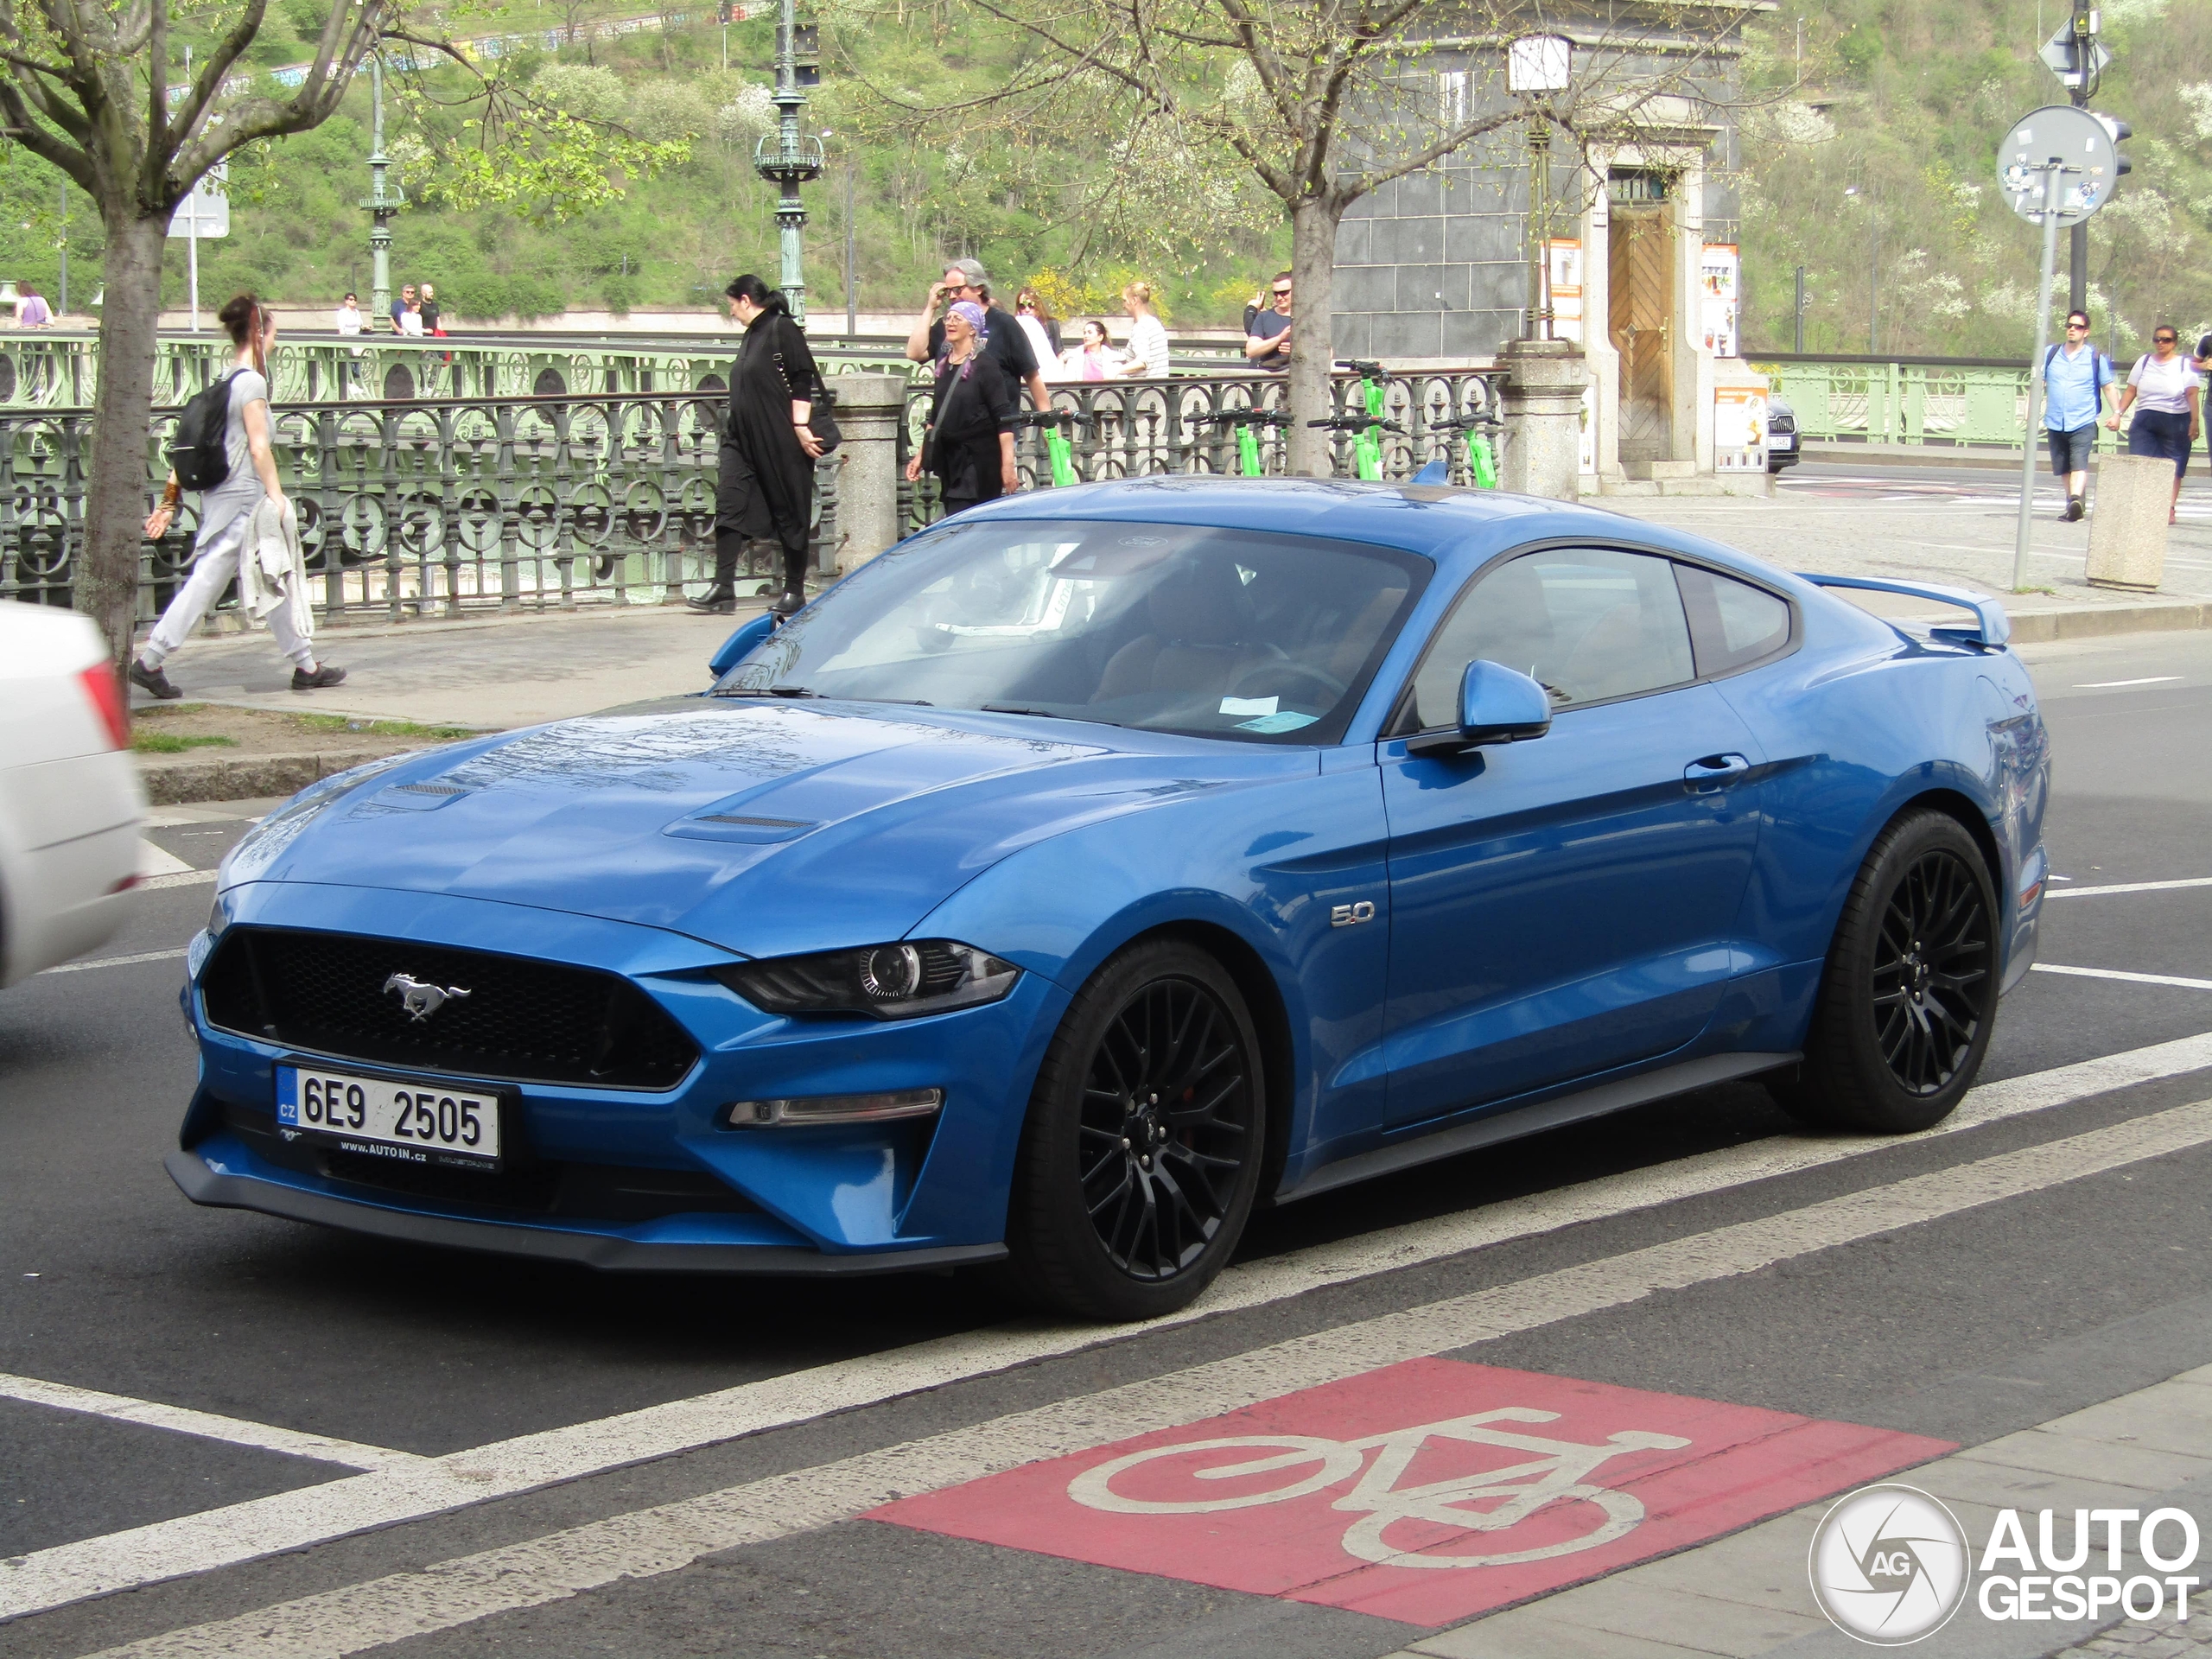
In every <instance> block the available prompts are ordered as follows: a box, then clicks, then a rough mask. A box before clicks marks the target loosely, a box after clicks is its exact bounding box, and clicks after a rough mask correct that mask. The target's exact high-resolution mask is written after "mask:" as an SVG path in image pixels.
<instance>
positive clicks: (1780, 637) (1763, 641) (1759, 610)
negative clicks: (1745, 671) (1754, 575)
mask: <svg viewBox="0 0 2212 1659" xmlns="http://www.w3.org/2000/svg"><path fill="white" fill-rule="evenodd" d="M1675 577H1676V579H1677V580H1678V581H1679V582H1681V588H1682V605H1683V607H1684V608H1685V609H1686V610H1688V613H1689V619H1690V632H1691V634H1692V636H1693V637H1694V639H1696V641H1697V665H1698V672H1699V673H1700V674H1702V675H1704V676H1705V677H1707V678H1708V679H1710V678H1712V677H1713V676H1715V675H1719V674H1732V673H1734V672H1735V671H1737V670H1738V669H1739V668H1748V667H1749V666H1751V664H1753V663H1756V662H1758V661H1759V660H1760V659H1761V658H1766V657H1771V656H1773V655H1774V653H1775V652H1777V651H1780V650H1781V649H1782V648H1783V646H1784V645H1788V644H1789V604H1788V602H1787V601H1783V600H1781V599H1777V598H1776V597H1775V596H1774V595H1773V594H1770V593H1769V592H1767V590H1766V589H1765V588H1754V587H1752V586H1751V583H1750V582H1738V581H1737V580H1736V579H1735V578H1734V577H1733V576H1724V575H1719V573H1717V572H1715V571H1712V570H1705V569H1699V568H1698V567H1697V566H1695V565H1691V564H1683V565H1677V566H1676V567H1675Z"/></svg>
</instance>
